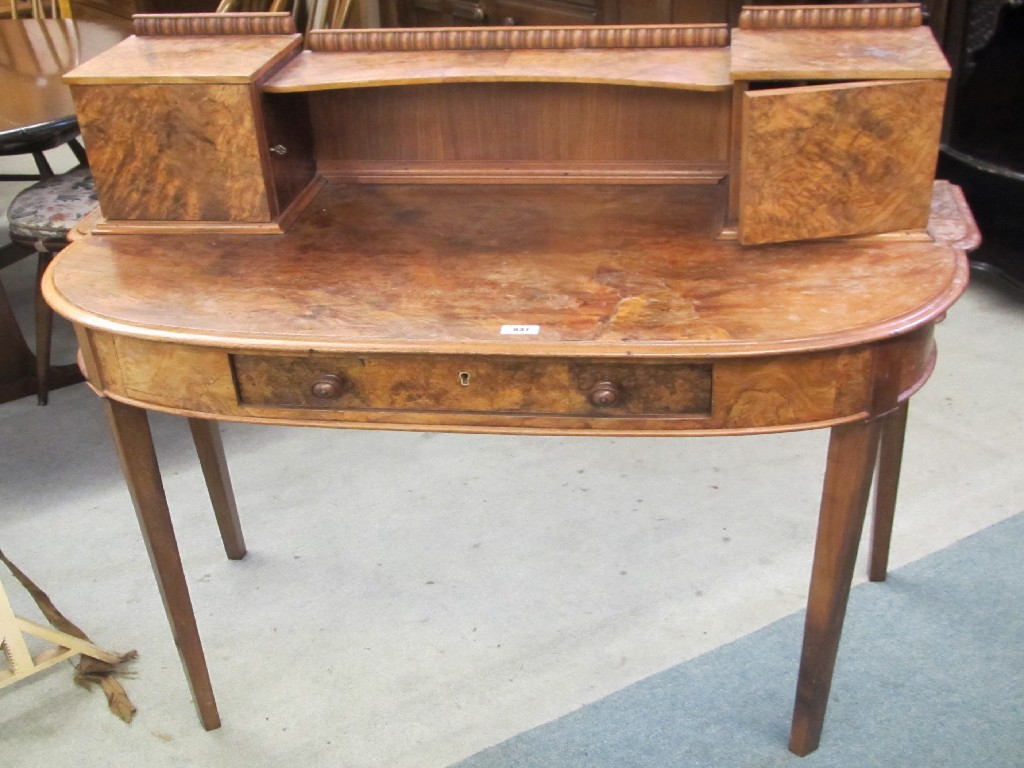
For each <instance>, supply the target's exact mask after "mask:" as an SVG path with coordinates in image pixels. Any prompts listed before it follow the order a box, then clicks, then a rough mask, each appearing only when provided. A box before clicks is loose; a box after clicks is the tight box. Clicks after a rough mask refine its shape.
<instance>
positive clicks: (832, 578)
mask: <svg viewBox="0 0 1024 768" xmlns="http://www.w3.org/2000/svg"><path fill="white" fill-rule="evenodd" d="M878 434H879V425H878V423H877V422H874V421H867V422H857V423H854V424H843V425H840V426H837V427H833V428H832V436H831V439H830V441H829V446H828V464H827V466H826V469H825V486H824V489H823V491H822V497H821V511H820V513H819V517H818V535H817V541H816V543H815V547H814V565H813V567H812V570H811V586H810V594H809V596H808V599H807V620H806V623H805V625H804V643H803V653H802V654H801V657H800V674H799V678H798V680H797V688H796V705H795V706H794V708H793V727H792V730H791V731H790V736H789V749H790V750H791V751H792V752H794V753H796V754H797V755H801V756H803V755H807V754H809V753H811V752H813V751H814V750H815V749H817V748H818V742H819V741H820V740H821V729H822V725H823V724H824V722H825V708H826V706H827V705H828V694H829V689H830V688H831V686H832V671H833V669H834V668H835V663H836V653H837V651H838V650H839V636H840V634H841V633H842V630H843V618H844V617H845V615H846V601H847V599H848V598H849V596H850V583H851V581H852V580H853V569H854V565H855V561H856V559H857V545H858V543H859V541H860V535H861V531H862V528H863V526H864V514H865V511H866V509H867V502H868V494H869V493H870V490H871V475H872V472H873V470H874V466H875V458H876V456H877V453H878Z"/></svg>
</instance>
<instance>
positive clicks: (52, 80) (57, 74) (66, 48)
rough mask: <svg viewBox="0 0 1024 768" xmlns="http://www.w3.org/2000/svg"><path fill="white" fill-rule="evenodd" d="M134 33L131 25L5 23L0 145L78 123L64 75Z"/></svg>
mask: <svg viewBox="0 0 1024 768" xmlns="http://www.w3.org/2000/svg"><path fill="white" fill-rule="evenodd" d="M130 33H131V27H130V24H129V22H127V21H122V20H115V19H112V20H110V21H75V20H72V19H63V20H55V19H45V20H38V19H17V20H11V19H5V20H0V88H2V89H3V109H2V110H0V140H2V138H3V134H4V133H6V132H8V131H14V132H16V131H19V130H23V129H26V128H31V127H32V126H35V125H43V124H47V123H52V122H54V121H55V120H60V119H63V118H69V119H70V118H73V117H74V114H75V106H74V103H73V102H72V100H71V92H70V91H69V89H68V87H67V86H66V85H65V84H64V82H63V81H62V80H61V77H62V75H63V74H64V73H65V72H67V71H68V70H70V69H72V68H74V67H76V66H78V65H79V64H81V63H82V62H84V61H86V60H88V59H91V58H92V57H94V56H96V55H97V54H98V53H100V52H102V51H104V50H106V49H107V48H110V47H112V46H113V45H115V44H116V43H117V42H119V41H120V40H123V39H124V38H125V37H127V36H128V35H129V34H130Z"/></svg>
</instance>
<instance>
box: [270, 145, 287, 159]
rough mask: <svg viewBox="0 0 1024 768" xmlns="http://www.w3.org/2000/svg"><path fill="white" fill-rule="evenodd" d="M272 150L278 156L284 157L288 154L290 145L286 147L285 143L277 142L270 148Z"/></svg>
mask: <svg viewBox="0 0 1024 768" xmlns="http://www.w3.org/2000/svg"><path fill="white" fill-rule="evenodd" d="M270 151H271V152H273V153H274V154H275V155H277V156H278V157H284V156H285V155H287V154H288V147H286V146H285V145H284V144H275V145H274V146H272V147H271V148H270Z"/></svg>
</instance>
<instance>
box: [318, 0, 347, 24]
mask: <svg viewBox="0 0 1024 768" xmlns="http://www.w3.org/2000/svg"><path fill="white" fill-rule="evenodd" d="M354 6H355V0H314V2H313V6H312V10H311V12H310V18H309V27H308V28H309V29H341V28H342V27H344V26H346V25H347V24H348V23H349V22H350V21H351V18H350V17H351V15H352V10H353V8H354Z"/></svg>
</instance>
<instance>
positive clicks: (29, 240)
mask: <svg viewBox="0 0 1024 768" xmlns="http://www.w3.org/2000/svg"><path fill="white" fill-rule="evenodd" d="M97 205H98V202H97V199H96V185H95V184H94V183H93V179H92V174H91V173H90V172H89V169H88V168H76V169H75V170H73V171H68V172H67V173H61V174H58V175H56V176H51V177H50V178H48V179H44V180H43V181H39V182H36V183H35V184H33V185H32V186H31V187H28V188H27V189H24V190H22V191H21V192H20V193H18V195H17V197H15V198H14V200H13V201H12V202H11V205H10V207H9V208H8V209H7V220H8V221H9V222H10V226H11V240H13V241H14V242H17V243H22V244H24V245H29V246H32V247H33V248H35V249H36V250H37V251H42V250H47V251H50V252H55V251H59V250H60V249H61V248H63V247H64V245H66V244H67V235H68V232H69V231H70V230H71V228H72V227H74V226H75V224H77V223H78V222H79V221H81V220H82V219H83V218H85V216H86V215H87V214H88V213H89V212H90V211H92V209H93V208H95V207H96V206H97Z"/></svg>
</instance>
